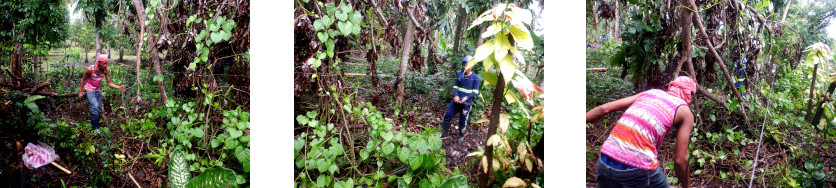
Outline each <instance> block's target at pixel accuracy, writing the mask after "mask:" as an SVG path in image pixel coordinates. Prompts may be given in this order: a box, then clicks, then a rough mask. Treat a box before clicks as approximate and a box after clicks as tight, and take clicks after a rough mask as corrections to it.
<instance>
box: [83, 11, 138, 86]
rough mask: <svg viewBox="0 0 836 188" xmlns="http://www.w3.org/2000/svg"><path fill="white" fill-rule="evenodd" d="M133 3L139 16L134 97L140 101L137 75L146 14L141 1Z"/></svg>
mask: <svg viewBox="0 0 836 188" xmlns="http://www.w3.org/2000/svg"><path fill="white" fill-rule="evenodd" d="M133 4H134V8H136V13H137V17H138V18H139V23H137V25H139V35H137V37H136V84H135V85H136V98H135V99H136V101H137V102H141V101H142V97H141V96H142V95H140V94H141V93H140V91H139V83H142V81H141V80H140V79H139V75H140V72H141V71H140V69H139V65H140V62H141V60H142V58H141V57H142V35H144V34H145V24H143V23H145V17H146V16H145V8H144V7H143V6H142V1H140V0H133ZM85 54H86V53H85Z"/></svg>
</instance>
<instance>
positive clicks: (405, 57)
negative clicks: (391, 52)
mask: <svg viewBox="0 0 836 188" xmlns="http://www.w3.org/2000/svg"><path fill="white" fill-rule="evenodd" d="M406 24H407V27H406V33H405V34H404V39H403V46H402V47H401V68H400V70H398V74H397V75H398V80H397V81H395V87H397V93H395V105H396V106H401V104H403V98H404V85H406V84H404V75H405V74H406V68H407V66H408V65H409V54H410V52H412V42H413V40H414V38H415V37H414V36H415V25H413V24H412V22H409V21H407V23H406Z"/></svg>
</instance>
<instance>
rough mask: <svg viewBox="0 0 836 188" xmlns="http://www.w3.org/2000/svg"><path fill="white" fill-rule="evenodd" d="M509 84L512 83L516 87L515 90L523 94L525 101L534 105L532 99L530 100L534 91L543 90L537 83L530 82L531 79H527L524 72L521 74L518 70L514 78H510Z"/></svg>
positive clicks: (540, 91) (539, 91)
mask: <svg viewBox="0 0 836 188" xmlns="http://www.w3.org/2000/svg"><path fill="white" fill-rule="evenodd" d="M511 84H513V85H514V87H516V88H517V91H519V92H520V94H522V95H523V98H524V99H525V101H526V102H528V103H529V104H530V105H534V101H533V100H532V98H533V96H534V93H542V92H543V89H541V88H540V86H537V84H535V83H533V82H531V80H529V79H528V77H526V76H525V74H523V72H522V71H520V70H517V74H516V77H514V79H511Z"/></svg>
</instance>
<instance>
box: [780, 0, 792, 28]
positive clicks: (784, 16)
mask: <svg viewBox="0 0 836 188" xmlns="http://www.w3.org/2000/svg"><path fill="white" fill-rule="evenodd" d="M790 5H792V0H789V1H787V6H784V15H782V16H781V23H784V20H786V19H787V12H789V10H790Z"/></svg>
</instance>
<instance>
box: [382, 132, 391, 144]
mask: <svg viewBox="0 0 836 188" xmlns="http://www.w3.org/2000/svg"><path fill="white" fill-rule="evenodd" d="M392 136H393V135H392V132H383V133H381V134H380V137H382V138H383V141H384V142H388V141H390V140H392Z"/></svg>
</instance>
